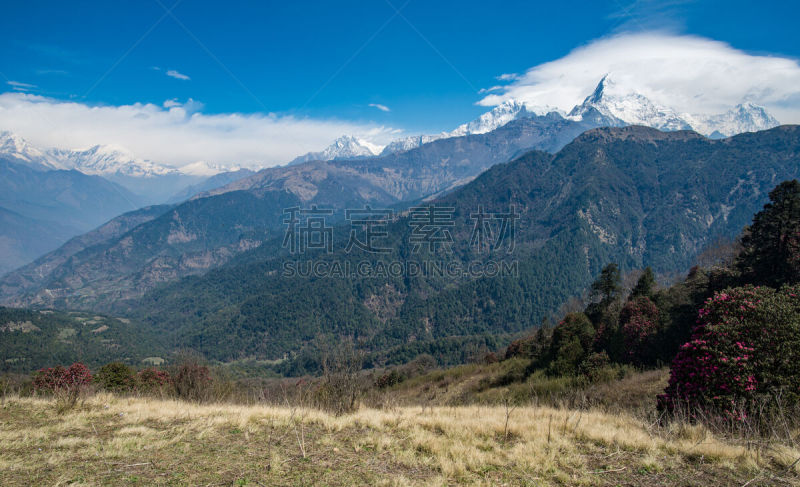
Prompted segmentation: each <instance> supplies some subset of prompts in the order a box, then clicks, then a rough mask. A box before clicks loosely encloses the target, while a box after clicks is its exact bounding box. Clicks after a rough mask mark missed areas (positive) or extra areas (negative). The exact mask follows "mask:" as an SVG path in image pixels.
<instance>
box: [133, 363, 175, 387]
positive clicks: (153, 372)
mask: <svg viewBox="0 0 800 487" xmlns="http://www.w3.org/2000/svg"><path fill="white" fill-rule="evenodd" d="M171 385H172V378H171V377H170V376H169V373H168V372H167V371H165V370H158V369H157V368H155V367H150V368H147V369H143V370H140V371H139V373H138V374H136V388H137V389H138V390H140V391H142V392H158V391H164V390H165V389H166V388H167V387H169V386H171Z"/></svg>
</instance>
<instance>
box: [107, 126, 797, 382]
mask: <svg viewBox="0 0 800 487" xmlns="http://www.w3.org/2000/svg"><path fill="white" fill-rule="evenodd" d="M798 161H800V129H798V127H793V126H784V127H779V128H776V129H773V130H769V131H765V132H759V133H754V134H744V135H740V136H737V137H733V138H730V139H725V140H721V141H712V140H708V139H706V138H704V137H702V136H699V135H697V134H695V133H693V132H674V133H663V132H659V131H657V130H654V129H648V128H643V127H627V128H615V129H596V130H592V131H589V132H587V133H585V134H584V135H582V136H580V137H579V138H578V139H576V140H575V141H574V142H572V143H571V144H569V145H567V146H566V147H565V148H564V149H562V150H561V151H560V152H559V153H557V154H556V155H555V156H551V155H549V154H546V153H536V152H534V153H530V154H527V155H525V156H523V157H521V158H519V159H517V160H515V161H513V162H511V163H508V164H502V165H498V166H495V167H494V168H492V169H491V170H489V171H487V172H486V173H485V174H483V175H481V176H480V177H479V178H477V179H476V180H475V181H474V182H472V183H470V184H469V185H467V186H466V187H464V188H463V189H461V190H459V191H456V192H454V193H452V194H451V195H448V196H445V197H443V198H441V199H440V200H437V201H436V202H435V205H438V206H440V207H452V208H454V211H453V226H452V227H449V229H450V231H451V232H452V235H453V242H452V245H451V246H450V250H452V251H451V252H450V251H447V249H446V248H444V247H442V248H439V249H437V250H436V251H434V252H427V251H423V252H414V249H413V247H414V244H413V242H411V240H412V239H411V234H412V233H413V225H410V223H409V222H410V220H411V218H413V216H410V215H408V214H406V215H404V216H402V217H401V218H399V219H398V220H397V221H395V222H393V223H390V224H388V225H387V236H386V237H385V238H384V240H383V241H382V244H383V245H384V246H385V247H387V248H388V249H389V252H388V253H384V254H370V253H363V252H358V251H351V252H345V251H343V250H341V249H343V248H344V247H345V245H346V242H347V239H348V234H349V231H350V227H339V228H338V229H337V231H336V233H335V240H334V245H333V248H334V252H333V253H331V254H327V253H321V254H320V253H316V254H315V253H307V254H305V255H303V256H302V258H301V259H300V261H301V262H302V261H305V260H316V261H325V262H329V263H333V262H340V263H343V262H346V261H349V262H351V263H355V262H357V261H360V260H363V259H367V260H369V261H370V262H372V263H373V264H374V263H377V262H379V261H380V262H383V263H384V264H386V265H389V264H390V263H391V262H395V261H399V262H402V263H404V264H405V265H407V264H408V263H409V262H419V263H422V262H426V261H435V262H442V263H456V264H458V265H459V266H461V267H460V268H463V266H464V265H465V264H469V263H473V262H478V263H483V264H485V263H486V262H488V261H498V262H505V263H506V264H508V265H510V266H511V272H509V273H508V274H507V275H497V276H492V277H485V276H484V277H474V276H473V277H470V276H462V275H459V276H457V277H453V276H430V275H428V276H411V277H410V276H407V275H400V276H394V277H392V276H373V277H369V278H358V279H350V278H347V277H341V276H335V275H334V276H330V275H328V276H325V277H314V276H306V277H291V278H287V277H285V276H283V275H282V274H284V271H285V269H286V268H285V266H284V264H283V263H284V262H287V261H288V262H293V261H295V260H297V256H288V254H287V252H286V250H285V249H281V243H282V241H283V239H282V238H281V236H279V237H277V238H276V239H275V240H273V241H271V242H267V243H266V244H264V245H262V246H261V247H260V248H259V249H255V250H252V251H251V252H248V253H245V254H243V255H241V256H240V257H238V258H237V259H235V260H234V261H232V262H231V263H230V264H229V265H228V266H226V267H225V268H222V269H219V270H216V271H212V272H209V273H208V274H206V275H204V276H202V277H192V278H188V279H184V280H182V281H179V282H178V283H176V284H173V285H169V286H167V287H164V288H162V289H158V290H156V291H154V292H152V293H149V294H148V295H146V296H145V298H144V299H142V300H136V301H131V302H129V303H126V304H125V306H124V307H121V308H119V309H120V310H125V311H126V312H127V313H130V314H131V315H132V316H135V317H139V318H141V319H143V320H147V321H148V322H149V323H151V324H153V325H155V326H159V327H162V328H163V329H164V330H166V331H168V332H169V333H170V334H171V336H172V339H173V340H174V343H175V344H178V343H180V344H182V345H187V346H191V347H193V348H196V349H198V350H201V351H202V352H203V353H204V354H207V355H208V356H210V357H213V358H216V359H221V360H231V359H236V358H242V357H250V356H255V357H263V358H270V359H281V358H284V357H288V358H290V359H291V360H288V361H285V362H284V363H283V365H282V367H285V369H284V370H283V371H284V372H292V373H301V372H303V371H304V370H312V369H314V368H315V367H316V366H318V365H317V364H316V363H315V357H316V356H318V354H316V353H315V350H316V349H317V348H318V347H320V346H324V343H325V342H326V340H330V339H333V338H335V337H337V336H341V335H351V336H354V337H356V339H358V340H359V341H360V342H361V343H363V344H364V346H365V347H366V348H367V349H368V350H371V351H372V352H374V353H373V355H372V359H371V360H373V363H376V364H380V363H394V362H398V361H403V360H409V359H411V358H413V357H414V356H415V355H417V354H419V353H431V354H433V355H434V356H437V357H438V358H439V359H440V360H441V361H442V362H443V363H451V362H456V361H461V360H463V359H464V354H465V353H466V352H465V350H467V349H469V348H471V347H476V346H480V345H481V344H486V343H487V342H488V343H489V344H496V343H498V342H496V340H497V338H498V337H499V338H500V342H501V343H502V341H503V340H504V338H503V337H509V336H510V334H513V333H516V332H520V331H522V330H525V329H528V328H531V327H534V326H538V324H539V323H540V322H541V320H542V318H544V317H547V316H550V315H551V314H553V313H554V312H555V311H556V310H557V309H558V307H559V306H560V305H561V304H562V303H564V301H566V300H567V298H569V297H570V296H575V295H579V294H581V293H582V292H583V290H584V289H586V288H587V287H588V285H589V284H590V283H591V282H592V280H593V279H594V277H595V276H596V275H597V274H598V273H599V272H600V269H601V268H602V267H603V266H604V265H605V264H607V263H608V262H612V261H614V262H618V263H619V264H620V267H621V269H622V270H623V271H624V270H630V269H637V268H643V267H645V266H652V267H653V268H654V269H655V270H656V271H657V272H658V273H669V272H676V271H685V270H686V269H688V267H689V266H690V265H691V264H692V262H693V260H694V259H695V257H696V256H697V255H698V254H699V253H700V252H701V250H703V249H704V247H706V246H707V244H708V243H709V242H712V241H713V240H714V239H716V238H717V237H719V236H724V237H735V236H736V235H738V234H739V233H740V231H741V229H742V228H743V227H744V226H745V225H746V224H747V223H748V222H749V220H750V218H751V217H752V215H753V214H754V213H755V212H756V211H758V209H759V208H760V207H761V206H762V205H763V204H764V202H765V201H766V197H767V193H768V192H769V191H770V190H771V189H772V188H773V187H774V186H775V184H776V181H780V180H783V179H791V178H794V177H796V176H797V175H798V172H799V171H800V164H798ZM478 206H481V207H483V209H484V210H485V211H487V212H504V211H505V212H507V211H508V209H509V208H510V207H512V206H513V208H514V211H515V212H518V214H519V219H518V221H517V222H516V226H515V235H514V238H513V242H514V248H513V251H512V252H511V253H507V252H505V250H506V249H505V247H504V248H503V249H499V250H498V251H495V252H488V253H487V252H486V251H485V249H484V250H481V249H477V248H475V247H474V246H471V245H470V240H471V238H470V237H471V235H472V233H473V229H474V221H473V219H471V218H470V215H471V214H472V213H474V212H475V211H476V210H478ZM514 266H516V267H514ZM505 339H506V340H507V339H508V338H505Z"/></svg>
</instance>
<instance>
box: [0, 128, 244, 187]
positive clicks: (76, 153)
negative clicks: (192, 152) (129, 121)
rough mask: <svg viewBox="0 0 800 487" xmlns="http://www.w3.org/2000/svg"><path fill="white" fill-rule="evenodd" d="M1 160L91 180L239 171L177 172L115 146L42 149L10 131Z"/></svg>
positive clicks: (205, 166)
mask: <svg viewBox="0 0 800 487" xmlns="http://www.w3.org/2000/svg"><path fill="white" fill-rule="evenodd" d="M0 156H3V157H6V158H10V159H12V160H16V161H17V162H21V163H25V164H27V165H29V166H30V167H32V168H33V169H37V170H45V171H47V170H54V169H63V170H70V169H74V170H76V171H79V172H82V173H83V174H87V175H90V176H104V177H109V176H121V177H129V178H156V177H161V176H181V175H186V176H198V177H208V176H213V175H215V174H219V173H223V172H229V171H237V170H239V169H240V168H239V167H227V166H223V165H220V164H214V163H210V162H206V161H197V162H193V163H191V164H187V165H185V166H182V167H180V168H175V167H172V166H166V165H161V164H158V163H156V162H153V161H150V160H147V159H142V158H139V157H136V156H135V155H134V154H133V153H132V152H131V151H129V150H127V149H125V148H124V147H118V146H114V145H95V146H92V147H89V148H88V149H76V150H73V149H59V148H52V149H41V148H38V147H35V146H33V145H32V144H30V143H29V142H28V141H26V140H25V139H23V138H22V137H20V136H19V135H17V134H14V133H12V132H9V131H3V132H0Z"/></svg>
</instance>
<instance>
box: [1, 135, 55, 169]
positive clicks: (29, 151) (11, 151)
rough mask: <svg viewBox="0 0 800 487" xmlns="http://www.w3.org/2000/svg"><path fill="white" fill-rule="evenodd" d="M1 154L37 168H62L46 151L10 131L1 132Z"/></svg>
mask: <svg viewBox="0 0 800 487" xmlns="http://www.w3.org/2000/svg"><path fill="white" fill-rule="evenodd" d="M0 155H3V156H6V157H10V158H13V159H16V160H18V161H20V162H23V163H26V164H30V165H31V166H33V167H34V168H35V169H45V170H47V169H61V166H59V165H58V164H56V163H55V162H54V161H51V160H50V159H49V158H48V157H47V156H46V155H45V154H44V152H42V151H41V150H39V149H38V148H36V147H34V146H32V145H31V144H29V143H28V141H27V140H25V139H23V138H22V137H20V136H19V135H17V134H15V133H13V132H9V131H2V132H0Z"/></svg>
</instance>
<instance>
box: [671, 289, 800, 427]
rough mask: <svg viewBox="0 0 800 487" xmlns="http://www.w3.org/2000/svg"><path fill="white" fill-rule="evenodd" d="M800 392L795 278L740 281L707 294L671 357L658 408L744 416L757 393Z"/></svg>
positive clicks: (799, 302) (792, 400)
mask: <svg viewBox="0 0 800 487" xmlns="http://www.w3.org/2000/svg"><path fill="white" fill-rule="evenodd" d="M771 394H775V395H777V394H780V396H781V397H782V399H783V400H784V401H786V402H787V403H789V404H797V403H798V399H800V286H793V287H784V288H782V289H780V290H778V291H776V290H774V289H771V288H768V287H753V286H745V287H740V288H734V289H727V290H725V291H723V292H719V293H717V294H715V295H714V296H713V297H712V298H709V299H708V300H707V301H706V302H705V305H704V307H703V308H702V309H700V310H699V312H698V318H697V325H696V326H695V328H694V330H693V332H692V336H691V340H690V341H689V342H687V343H685V344H684V345H683V346H682V347H681V349H680V351H679V352H678V355H677V356H676V357H675V359H674V360H673V362H672V369H671V376H670V380H669V385H668V386H667V389H666V390H665V391H664V394H663V395H661V396H659V397H658V403H659V408H661V409H667V410H672V409H674V408H680V407H688V408H690V409H695V408H700V409H702V410H704V411H707V412H713V413H717V414H722V415H723V416H725V417H727V418H729V419H734V420H744V419H745V418H746V416H747V414H748V412H752V411H753V410H755V407H756V405H757V404H759V402H760V403H761V404H762V405H763V404H764V403H765V401H763V400H760V399H763V398H764V397H766V396H768V395H771Z"/></svg>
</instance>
